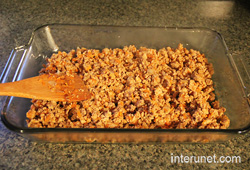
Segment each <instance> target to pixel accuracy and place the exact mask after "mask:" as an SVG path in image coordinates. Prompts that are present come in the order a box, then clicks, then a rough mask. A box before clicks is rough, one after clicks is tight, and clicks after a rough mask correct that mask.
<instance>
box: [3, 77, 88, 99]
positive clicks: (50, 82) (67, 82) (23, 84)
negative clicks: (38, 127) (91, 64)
mask: <svg viewBox="0 0 250 170" xmlns="http://www.w3.org/2000/svg"><path fill="white" fill-rule="evenodd" d="M0 95H1V96H15V97H24V98H31V99H42V100H54V101H80V100H86V99H89V98H90V97H91V94H90V92H89V91H88V88H87V87H86V86H85V85H84V82H83V80H82V79H81V78H80V77H79V76H78V75H74V76H67V75H57V74H43V75H40V76H36V77H32V78H28V79H24V80H20V81H16V82H11V83H3V84H0Z"/></svg>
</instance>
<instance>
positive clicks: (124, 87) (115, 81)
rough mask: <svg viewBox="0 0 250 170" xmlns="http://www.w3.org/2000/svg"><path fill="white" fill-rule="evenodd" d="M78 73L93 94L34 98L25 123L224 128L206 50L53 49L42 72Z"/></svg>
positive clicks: (180, 46) (102, 126)
mask: <svg viewBox="0 0 250 170" xmlns="http://www.w3.org/2000/svg"><path fill="white" fill-rule="evenodd" d="M49 73H60V74H62V73H63V74H66V75H71V74H78V75H80V76H81V77H82V79H83V80H84V82H85V84H86V85H87V87H88V88H89V90H90V92H91V93H92V97H91V98H90V99H88V100H85V101H79V102H58V101H45V100H32V102H33V104H32V105H31V108H30V110H29V111H28V112H27V118H28V120H27V122H28V127H37V128H143V129H155V128H163V129H174V128H177V129H180V128H182V129H187V128H190V129H193V128H199V129H225V128H228V127H229V124H230V120H229V119H228V117H227V116H226V115H225V114H224V112H225V111H226V109H225V108H224V107H220V105H219V102H218V101H216V100H215V94H214V93H213V91H214V88H213V81H212V79H211V78H212V75H213V73H214V70H213V66H212V64H211V63H209V62H208V60H207V59H206V57H205V55H204V54H201V53H200V52H199V51H196V50H192V49H191V50H187V49H186V48H183V46H182V44H180V45H179V46H178V48H177V49H173V48H170V47H167V48H162V49H160V50H155V49H149V48H145V47H140V48H139V49H136V47H135V46H132V45H131V46H128V47H127V46H125V47H124V48H123V49H118V48H116V49H108V48H105V49H103V50H102V51H99V50H95V49H86V48H78V49H77V50H72V51H70V52H69V53H66V52H58V54H53V55H52V57H51V58H50V59H48V63H47V65H46V66H45V68H43V69H42V70H41V72H40V74H49Z"/></svg>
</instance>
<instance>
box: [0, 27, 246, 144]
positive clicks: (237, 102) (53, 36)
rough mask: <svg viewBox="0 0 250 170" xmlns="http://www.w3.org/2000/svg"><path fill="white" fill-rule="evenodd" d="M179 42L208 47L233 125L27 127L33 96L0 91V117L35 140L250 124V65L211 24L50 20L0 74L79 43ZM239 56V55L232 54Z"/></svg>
mask: <svg viewBox="0 0 250 170" xmlns="http://www.w3.org/2000/svg"><path fill="white" fill-rule="evenodd" d="M179 43H182V44H183V45H184V47H186V48H188V49H195V50H199V51H200V52H202V53H204V54H205V55H206V57H207V58H208V60H209V62H211V63H213V66H214V70H215V74H214V75H213V80H214V84H215V93H216V96H217V99H218V100H219V101H220V103H221V105H222V106H224V107H225V108H226V109H227V111H226V115H227V116H228V117H229V119H230V120H231V125H230V127H229V129H225V130H216V129H83V128H80V129H76V128H44V129H42V128H28V127H27V124H26V112H27V111H28V110H29V107H30V105H31V100H30V99H25V98H17V97H1V102H2V103H3V108H1V109H2V112H1V120H2V121H3V123H4V124H5V126H6V127H7V128H9V129H10V130H12V131H15V132H17V133H20V134H21V135H23V136H26V137H29V138H32V139H34V140H37V141H49V142H82V143H83V142H94V143H108V142H113V143H121V142H214V141H225V140H228V139H230V138H232V137H235V136H237V134H241V133H244V132H246V131H248V130H249V128H250V110H249V94H250V93H249V84H250V83H249V82H250V77H249V73H248V72H247V71H248V70H249V66H248V65H246V64H245V63H244V60H243V59H242V58H241V56H239V55H237V56H231V55H230V54H229V52H228V49H227V47H226V44H225V41H224V40H223V38H222V36H221V35H220V34H219V33H218V32H216V31H213V30H210V29H207V28H169V27H118V26H84V25H62V24H51V25H45V26H41V27H39V28H37V29H36V30H35V31H34V32H33V34H32V37H31V39H30V42H29V43H28V45H25V46H21V47H17V48H15V49H14V50H13V51H12V52H11V55H10V57H9V60H8V62H7V64H6V66H5V68H4V71H3V72H2V74H1V77H0V81H1V83H5V82H11V81H16V80H21V79H25V78H28V77H32V76H36V75H38V72H39V70H40V69H41V68H42V64H45V63H46V58H48V57H50V56H51V55H52V53H54V52H57V51H59V50H60V51H70V50H71V49H76V48H77V47H86V48H95V49H103V48H105V47H108V48H122V47H123V46H125V45H135V46H136V47H140V46H145V47H148V48H156V49H160V48H163V47H166V46H170V47H173V48H176V47H177V46H178V44H179ZM234 57H235V58H234Z"/></svg>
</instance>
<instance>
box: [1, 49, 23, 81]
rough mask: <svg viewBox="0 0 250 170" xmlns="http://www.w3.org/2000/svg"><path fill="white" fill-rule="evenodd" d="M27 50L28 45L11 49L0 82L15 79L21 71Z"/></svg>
mask: <svg viewBox="0 0 250 170" xmlns="http://www.w3.org/2000/svg"><path fill="white" fill-rule="evenodd" d="M26 51H27V48H26V46H20V47H16V48H15V49H13V50H12V51H11V53H10V56H9V58H8V61H7V63H6V65H5V67H4V69H3V72H2V73H1V76H0V83H6V82H12V81H15V79H16V75H17V73H18V72H19V69H20V66H21V64H22V61H23V59H24V57H25V54H26Z"/></svg>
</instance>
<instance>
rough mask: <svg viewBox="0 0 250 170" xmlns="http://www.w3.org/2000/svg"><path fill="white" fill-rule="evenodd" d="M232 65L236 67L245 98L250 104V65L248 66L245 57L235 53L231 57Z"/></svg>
mask: <svg viewBox="0 0 250 170" xmlns="http://www.w3.org/2000/svg"><path fill="white" fill-rule="evenodd" d="M231 58H232V64H233V65H234V67H235V69H236V72H237V74H238V76H239V79H240V81H241V84H242V86H243V89H244V92H245V97H247V99H248V102H249V101H250V64H246V61H244V59H243V56H242V55H241V54H240V53H236V52H235V53H233V54H232V55H231Z"/></svg>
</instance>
